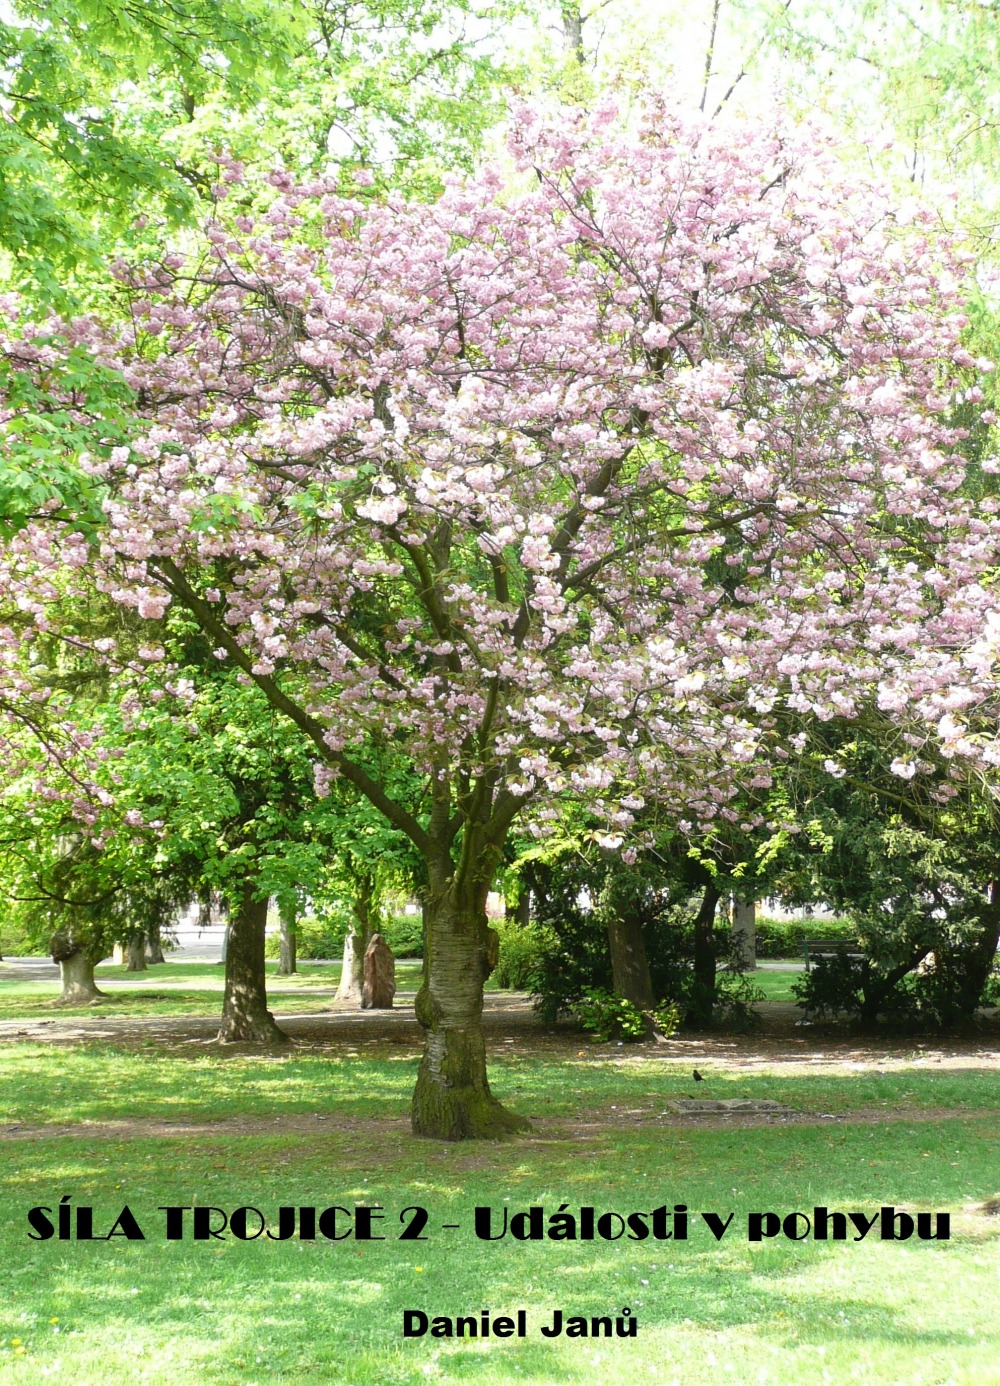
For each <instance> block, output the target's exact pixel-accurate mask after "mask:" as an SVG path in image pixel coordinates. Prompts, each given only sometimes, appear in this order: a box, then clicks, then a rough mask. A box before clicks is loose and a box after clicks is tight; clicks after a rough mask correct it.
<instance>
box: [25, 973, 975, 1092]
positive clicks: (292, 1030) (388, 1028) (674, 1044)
mask: <svg viewBox="0 0 1000 1386" xmlns="http://www.w3.org/2000/svg"><path fill="white" fill-rule="evenodd" d="M324 1000H325V998H319V997H317V1002H318V1004H317V1007H316V1009H315V1010H314V1011H311V1012H309V1013H306V1014H303V1013H301V1012H299V1013H297V1014H291V1015H283V1014H282V1012H281V1002H280V998H276V1005H275V1015H276V1017H277V1019H278V1020H279V1022H280V1024H281V1027H282V1029H283V1030H285V1031H286V1033H287V1034H288V1035H289V1036H290V1038H291V1039H292V1040H293V1042H294V1044H295V1047H296V1049H297V1050H304V1051H306V1052H309V1051H321V1052H336V1053H338V1054H344V1053H347V1054H348V1055H350V1054H352V1053H360V1052H361V1051H362V1049H363V1050H364V1052H365V1053H366V1054H369V1055H373V1051H374V1053H377V1052H378V1050H379V1049H380V1048H386V1049H391V1050H392V1051H393V1052H395V1053H398V1052H399V1049H400V1048H403V1049H410V1050H412V1052H413V1053H414V1054H416V1053H419V1052H420V1050H421V1048H422V1043H423V1036H422V1032H421V1029H420V1026H419V1025H418V1024H417V1021H416V1019H415V1017H414V1014H413V998H412V995H408V996H407V995H404V996H402V997H397V1004H396V1006H395V1007H394V1008H393V1009H392V1010H390V1011H362V1010H360V1009H357V1008H355V1007H347V1006H334V1005H332V1004H330V1003H329V1002H328V1001H327V1002H326V1004H324ZM760 1012H761V1017H762V1024H761V1028H760V1030H758V1031H757V1032H756V1033H754V1034H751V1035H721V1034H720V1035H716V1034H694V1035H687V1034H681V1035H678V1036H675V1037H674V1038H673V1039H670V1040H666V1041H663V1042H660V1043H649V1044H637V1045H616V1044H592V1043H590V1042H589V1041H588V1040H587V1039H586V1038H585V1037H584V1036H582V1035H581V1034H580V1032H579V1031H578V1030H576V1029H574V1028H573V1027H572V1026H570V1025H568V1024H558V1025H547V1024H545V1022H544V1021H542V1020H541V1019H540V1018H539V1016H538V1015H537V1014H536V1012H535V1011H534V1010H533V1008H532V1006H531V1003H530V1000H529V999H528V997H526V996H524V995H522V994H519V993H506V992H505V993H500V994H497V993H489V994H487V996H486V1001H485V1008H484V1012H483V1029H484V1032H485V1035H486V1042H487V1046H488V1049H489V1053H490V1057H491V1058H492V1059H496V1058H501V1057H503V1056H504V1055H508V1056H509V1055H512V1054H514V1055H516V1056H517V1057H518V1058H532V1057H538V1058H541V1059H549V1060H554V1061H558V1060H562V1061H575V1062H579V1063H601V1064H607V1063H609V1062H610V1063H623V1064H629V1065H633V1064H653V1065H660V1064H664V1065H670V1066H673V1065H674V1064H679V1063H691V1064H692V1066H696V1067H698V1068H699V1069H700V1070H701V1071H703V1072H705V1073H706V1076H707V1075H709V1074H710V1073H711V1071H712V1068H713V1067H717V1068H720V1069H725V1070H727V1071H731V1070H734V1069H735V1070H738V1071H742V1072H746V1073H753V1072H764V1071H767V1070H773V1071H778V1072H781V1073H784V1074H794V1073H825V1072H830V1073H858V1072H864V1071H872V1072H877V1073H889V1072H893V1071H897V1070H899V1069H903V1068H910V1067H933V1068H939V1069H985V1070H990V1071H995V1072H1000V1023H998V1019H997V1017H996V1015H995V1014H994V1015H993V1016H992V1017H991V1018H990V1019H989V1020H988V1021H987V1022H986V1023H985V1024H984V1026H983V1028H982V1029H981V1030H980V1031H978V1032H977V1033H975V1034H973V1035H970V1036H968V1037H958V1038H956V1037H954V1036H948V1037H945V1038H940V1037H913V1036H906V1037H898V1036H865V1037H858V1036H855V1035H851V1034H849V1033H846V1032H845V1031H843V1030H838V1029H837V1028H835V1027H832V1026H819V1025H815V1026H809V1027H803V1026H801V1025H800V1024H799V1023H798V1021H799V1011H798V1010H797V1008H796V1007H795V1006H794V1005H792V1004H791V1003H785V1002H765V1003H762V1005H761V1006H760ZM217 1030H218V1021H217V1020H216V1019H215V1017H212V1016H113V1015H103V1014H101V1006H100V1005H97V1006H94V1007H88V1008H85V1009H83V1010H72V1011H64V1012H59V1013H57V1014H54V1015H53V1016H51V1017H44V1018H34V1019H23V1020H5V1021H0V1044H3V1043H12V1042H23V1041H25V1040H29V1041H33V1042H37V1043H42V1044H53V1045H61V1044H88V1043H103V1044H107V1043H112V1044H114V1045H115V1046H116V1047H121V1048H141V1049H148V1047H149V1045H150V1043H151V1042H153V1043H156V1044H158V1045H162V1046H163V1047H164V1048H165V1049H168V1050H170V1051H171V1052H173V1053H185V1052H186V1053H189V1054H197V1053H203V1052H204V1049H205V1046H207V1045H212V1046H213V1047H214V1046H215V1036H216V1033H217ZM255 1049H256V1046H253V1045H227V1046H225V1047H224V1048H221V1049H219V1051H218V1052H220V1053H233V1054H236V1053H245V1052H248V1051H249V1052H253V1051H254V1050H255Z"/></svg>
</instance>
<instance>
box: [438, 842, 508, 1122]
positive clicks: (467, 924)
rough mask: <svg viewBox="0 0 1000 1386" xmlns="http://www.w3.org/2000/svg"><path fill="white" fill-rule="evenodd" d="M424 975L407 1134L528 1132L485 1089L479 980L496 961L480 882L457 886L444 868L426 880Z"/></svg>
mask: <svg viewBox="0 0 1000 1386" xmlns="http://www.w3.org/2000/svg"><path fill="white" fill-rule="evenodd" d="M424 919H425V930H424V980H423V985H422V986H421V988H420V991H419V993H418V995H417V1000H416V1007H415V1009H416V1015H417V1019H418V1020H419V1021H420V1024H421V1025H422V1026H423V1027H424V1030H425V1032H426V1047H425V1050H424V1057H423V1059H422V1061H421V1064H420V1071H419V1073H418V1075H417V1085H416V1089H415V1091H414V1094H413V1108H412V1115H413V1132H414V1135H417V1136H433V1137H436V1138H437V1139H438V1140H450V1141H455V1140H465V1139H476V1138H478V1139H487V1140H489V1139H493V1140H496V1139H500V1138H502V1137H505V1136H509V1135H512V1134H513V1133H514V1132H516V1131H525V1130H527V1129H529V1127H530V1122H528V1121H527V1120H526V1119H525V1118H523V1117H518V1116H515V1115H514V1113H513V1112H508V1111H507V1110H506V1108H505V1107H503V1106H501V1104H500V1103H499V1102H498V1101H497V1100H496V1098H495V1097H494V1096H493V1094H492V1093H491V1092H490V1086H489V1082H488V1081H487V1077H486V1048H485V1045H484V1043H483V1034H482V1030H481V1028H480V1021H481V1017H482V1012H483V983H484V982H485V981H486V978H487V977H488V976H489V974H490V972H491V971H492V970H493V966H494V965H495V963H496V942H497V935H496V930H495V929H491V928H490V927H489V924H488V922H487V919H486V886H482V888H480V889H476V890H475V891H474V892H473V891H471V890H469V889H466V890H465V891H464V892H462V891H460V890H459V889H458V887H456V885H455V884H454V882H453V881H452V880H451V879H449V878H448V877H446V875H445V870H444V869H442V871H441V872H440V873H439V877H438V879H433V878H432V881H431V886H430V890H429V898H428V901H427V906H426V913H425V916H424Z"/></svg>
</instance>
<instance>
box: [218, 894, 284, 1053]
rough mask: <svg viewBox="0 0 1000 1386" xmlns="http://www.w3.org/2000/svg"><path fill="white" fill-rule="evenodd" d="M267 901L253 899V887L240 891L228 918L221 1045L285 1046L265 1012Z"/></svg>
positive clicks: (280, 1033)
mask: <svg viewBox="0 0 1000 1386" xmlns="http://www.w3.org/2000/svg"><path fill="white" fill-rule="evenodd" d="M266 926H267V900H266V899H264V900H258V899H257V898H256V897H255V894H254V889H253V884H252V883H248V884H247V885H246V886H245V887H244V889H243V895H242V899H241V901H240V906H239V908H238V909H237V910H236V911H235V912H234V913H233V914H232V915H231V916H230V920H229V930H228V933H229V944H228V947H227V949H226V989H225V998H224V1000H223V1003H222V1024H221V1025H220V1027H219V1040H220V1041H221V1042H222V1043H223V1044H237V1043H252V1044H287V1043H288V1036H287V1035H286V1034H285V1033H284V1031H283V1030H281V1029H279V1028H278V1026H277V1025H276V1024H275V1020H274V1017H273V1016H272V1014H271V1012H270V1011H269V1010H268V1009H267V989H266V982H265V973H264V930H265V928H266Z"/></svg>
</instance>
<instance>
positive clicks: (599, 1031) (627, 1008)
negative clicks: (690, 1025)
mask: <svg viewBox="0 0 1000 1386" xmlns="http://www.w3.org/2000/svg"><path fill="white" fill-rule="evenodd" d="M573 1014H574V1015H575V1016H576V1018H577V1020H578V1021H579V1022H580V1024H581V1026H582V1027H583V1029H584V1030H586V1031H588V1032H589V1033H590V1034H592V1035H593V1037H594V1042H595V1044H606V1043H607V1042H608V1041H609V1040H621V1042H622V1043H623V1044H634V1043H635V1042H636V1041H638V1040H643V1039H647V1038H648V1036H649V1033H650V1029H651V1028H655V1029H656V1030H658V1031H659V1033H660V1034H661V1035H663V1036H664V1038H665V1039H669V1038H670V1036H671V1035H672V1034H674V1033H675V1032H676V1031H677V1030H678V1029H679V1028H680V1024H681V1010H680V1007H679V1006H678V1005H677V1004H676V1002H673V1001H661V1002H660V1004H659V1005H658V1006H656V1007H654V1009H653V1010H651V1011H648V1012H647V1011H640V1010H639V1008H638V1006H634V1005H633V1004H632V1002H631V1001H626V1000H624V998H623V997H621V996H615V995H614V993H613V992H610V991H605V990H604V989H603V988H601V987H592V988H590V989H589V990H587V991H585V992H584V993H583V995H582V996H581V997H580V998H579V1000H578V1001H576V1002H574V1004H573Z"/></svg>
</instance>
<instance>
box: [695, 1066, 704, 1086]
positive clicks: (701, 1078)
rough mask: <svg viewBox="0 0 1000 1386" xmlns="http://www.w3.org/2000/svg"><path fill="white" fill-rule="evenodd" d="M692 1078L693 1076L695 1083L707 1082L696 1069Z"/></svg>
mask: <svg viewBox="0 0 1000 1386" xmlns="http://www.w3.org/2000/svg"><path fill="white" fill-rule="evenodd" d="M692 1076H693V1078H694V1081H695V1082H696V1083H704V1081H705V1080H704V1078H703V1077H702V1076H701V1074H700V1073H699V1072H698V1070H697V1069H695V1071H694V1074H693V1075H692Z"/></svg>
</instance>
